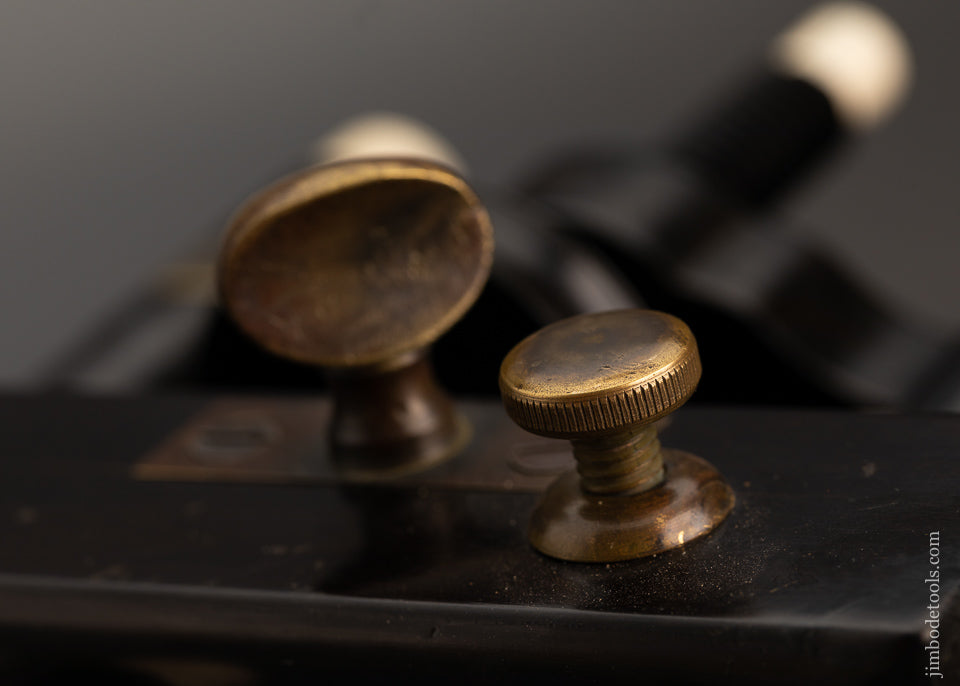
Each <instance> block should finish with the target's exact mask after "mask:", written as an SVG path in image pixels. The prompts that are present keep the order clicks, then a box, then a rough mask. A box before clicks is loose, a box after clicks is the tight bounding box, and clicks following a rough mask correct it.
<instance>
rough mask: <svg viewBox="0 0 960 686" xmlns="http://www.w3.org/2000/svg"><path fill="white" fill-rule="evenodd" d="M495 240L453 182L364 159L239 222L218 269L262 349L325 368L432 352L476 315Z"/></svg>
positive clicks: (448, 174) (297, 185) (468, 194)
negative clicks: (472, 311) (450, 331)
mask: <svg viewBox="0 0 960 686" xmlns="http://www.w3.org/2000/svg"><path fill="white" fill-rule="evenodd" d="M492 257H493V229H492V227H491V225H490V220H489V218H488V216H487V213H486V211H485V210H484V209H483V207H482V206H481V204H480V202H479V200H478V199H477V197H476V195H475V194H474V193H473V191H472V190H471V189H470V188H469V187H468V186H467V184H466V182H464V181H463V179H461V178H460V177H459V176H458V175H457V174H455V173H454V172H452V171H450V170H448V169H446V168H444V167H441V166H439V165H436V164H433V163H431V162H426V161H423V160H403V159H389V160H369V159H367V160H356V161H352V162H343V163H338V164H331V165H326V166H321V167H315V168H312V169H309V170H306V171H304V172H301V173H298V174H294V175H292V176H290V177H287V178H286V179H283V180H282V181H280V182H279V183H277V184H275V185H273V186H271V187H270V188H268V189H266V190H265V191H263V192H262V193H260V194H259V195H257V196H255V197H254V198H253V199H252V200H250V201H249V202H248V203H247V204H246V205H245V206H244V207H243V208H242V209H241V210H240V212H239V213H238V214H237V215H236V217H235V219H234V220H233V223H232V225H231V227H230V229H229V232H228V234H227V238H226V241H225V243H224V246H223V250H222V252H221V255H220V263H219V287H220V293H221V298H222V301H223V303H224V305H225V306H226V307H227V309H228V310H229V311H230V314H231V315H232V316H233V318H234V320H235V321H236V322H237V323H238V324H239V325H240V327H241V328H242V329H243V330H244V331H246V332H247V333H248V334H249V335H250V336H251V337H252V338H253V339H254V340H256V341H257V342H258V343H260V344H261V345H263V346H264V347H265V348H267V349H269V350H271V351H273V352H274V353H277V354H278V355H282V356H284V357H288V358H292V359H295V360H299V361H301V362H308V363H313V364H318V365H323V366H328V367H342V366H365V365H377V364H383V363H384V361H385V360H389V359H392V358H394V357H396V356H398V355H402V354H404V353H407V352H410V351H414V350H418V349H420V348H423V347H424V346H426V345H429V344H430V343H431V342H433V341H434V340H435V339H436V338H437V337H439V336H440V334H442V333H443V332H444V331H446V330H447V329H448V328H450V326H452V325H453V324H454V323H455V322H456V321H457V320H458V319H459V318H460V317H461V316H462V315H463V314H464V312H466V310H467V309H468V308H469V307H470V306H471V305H472V304H473V302H474V301H475V300H476V298H477V296H478V295H479V293H480V290H481V289H482V287H483V284H484V283H485V281H486V279H487V276H488V274H489V271H490V265H491V261H492Z"/></svg>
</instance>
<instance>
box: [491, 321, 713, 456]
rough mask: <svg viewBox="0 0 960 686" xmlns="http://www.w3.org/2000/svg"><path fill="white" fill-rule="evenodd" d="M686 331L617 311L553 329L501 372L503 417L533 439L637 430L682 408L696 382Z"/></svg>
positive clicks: (522, 348) (693, 348) (524, 345)
mask: <svg viewBox="0 0 960 686" xmlns="http://www.w3.org/2000/svg"><path fill="white" fill-rule="evenodd" d="M700 371H701V367H700V357H699V354H698V353H697V344H696V341H695V340H694V338H693V334H692V333H691V332H690V329H689V328H688V327H687V325H686V324H684V323H683V322H682V321H680V320H679V319H677V318H676V317H673V316H671V315H669V314H664V313H662V312H653V311H649V310H615V311H611V312H599V313H591V314H583V315H579V316H576V317H571V318H569V319H564V320H562V321H559V322H556V323H554V324H551V325H550V326H547V327H545V328H543V329H541V330H540V331H538V332H536V333H534V334H533V335H531V336H528V337H527V338H525V339H524V340H523V341H521V342H520V343H519V344H517V345H516V347H514V348H513V350H511V351H510V353H509V354H508V355H507V356H506V358H505V359H504V361H503V364H502V366H501V367H500V391H501V394H502V396H503V402H504V406H505V408H506V411H507V414H508V415H510V417H511V419H513V420H514V421H515V422H516V423H517V424H519V425H520V426H521V427H522V428H524V429H526V430H527V431H530V432H531V433H536V434H540V435H542V436H551V437H555V438H586V437H590V436H603V435H608V434H616V433H622V432H624V431H629V430H632V429H638V428H640V427H642V426H644V425H646V424H649V423H651V422H653V421H655V420H657V419H659V418H661V417H663V416H664V415H667V414H669V413H670V412H673V410H675V409H676V408H678V407H680V406H681V405H683V403H685V402H686V401H687V399H688V398H689V397H690V395H691V394H692V393H693V391H694V389H695V388H696V386H697V382H698V381H699V380H700Z"/></svg>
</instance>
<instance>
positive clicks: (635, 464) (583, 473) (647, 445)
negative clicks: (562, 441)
mask: <svg viewBox="0 0 960 686" xmlns="http://www.w3.org/2000/svg"><path fill="white" fill-rule="evenodd" d="M570 442H571V443H572V444H573V456H574V457H575V458H576V460H577V471H578V472H579V473H580V486H581V488H583V490H584V491H587V492H588V493H597V494H600V495H604V494H606V495H612V494H620V495H628V494H631V493H642V492H643V491H646V490H649V489H651V488H653V487H654V486H656V485H657V484H659V483H660V482H661V481H663V456H662V454H661V452H660V440H659V439H658V438H657V429H656V427H655V426H653V425H650V426H645V427H643V428H641V429H640V430H639V431H629V432H623V433H618V434H614V435H612V436H602V437H599V438H585V439H574V440H572V441H570Z"/></svg>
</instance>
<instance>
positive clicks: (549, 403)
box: [500, 310, 734, 562]
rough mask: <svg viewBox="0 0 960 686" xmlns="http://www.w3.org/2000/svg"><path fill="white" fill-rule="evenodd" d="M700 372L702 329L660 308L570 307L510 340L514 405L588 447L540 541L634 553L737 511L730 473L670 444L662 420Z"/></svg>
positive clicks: (581, 554) (571, 551)
mask: <svg viewBox="0 0 960 686" xmlns="http://www.w3.org/2000/svg"><path fill="white" fill-rule="evenodd" d="M699 379H700V358H699V354H698V352H697V346H696V341H695V340H694V338H693V334H692V333H691V332H690V329H689V328H687V326H686V324H684V323H683V322H681V321H680V320H679V319H677V318H676V317H672V316H670V315H668V314H664V313H661V312H651V311H645V310H618V311H613V312H601V313H595V314H586V315H580V316H578V317H571V318H570V319H565V320H563V321H560V322H557V323H555V324H552V325H550V326H548V327H546V328H544V329H541V330H540V331H538V332H537V333H535V334H533V335H532V336H529V337H528V338H526V339H524V340H523V341H521V342H520V343H519V344H518V345H517V346H516V347H515V348H514V349H513V350H511V351H510V353H509V354H508V355H507V356H506V358H505V359H504V361H503V365H502V366H501V369H500V390H501V393H502V396H503V402H504V407H505V408H506V410H507V413H508V414H509V415H510V417H511V418H512V419H513V420H514V421H515V422H516V423H517V424H519V425H520V426H521V427H523V428H524V429H526V430H528V431H530V432H532V433H535V434H539V435H542V436H552V437H555V438H568V439H570V440H571V442H572V443H573V452H574V457H576V459H577V471H576V472H569V473H568V474H566V475H564V476H561V477H560V478H559V479H557V481H556V482H554V483H553V484H552V485H551V486H550V488H548V489H547V491H546V493H545V494H544V496H543V498H542V500H541V501H540V504H539V505H538V507H537V509H536V511H535V512H534V515H533V518H532V520H531V525H530V541H531V543H532V544H533V545H534V547H536V548H537V549H538V550H540V551H541V552H544V553H546V554H547V555H551V556H553V557H559V558H561V559H565V560H574V561H582V562H612V561H616V560H627V559H632V558H636V557H643V556H645V555H652V554H654V553H658V552H661V551H663V550H668V549H670V548H675V547H677V546H680V545H684V544H686V543H688V542H689V541H691V540H693V539H694V538H697V537H699V536H702V535H704V534H706V533H708V532H709V531H711V530H712V529H713V528H714V527H716V526H717V525H718V524H719V523H720V522H721V521H722V520H723V519H724V517H726V515H727V514H728V513H729V512H730V510H731V508H732V507H733V503H734V496H733V492H732V491H731V490H730V488H729V486H727V484H726V483H725V482H724V480H723V478H722V477H721V476H720V474H719V473H718V472H717V471H716V470H715V469H714V468H713V467H712V466H711V465H710V464H709V463H707V462H705V461H704V460H702V459H700V458H698V457H695V456H693V455H689V454H687V453H682V452H678V451H671V450H662V449H661V446H660V441H659V440H658V438H657V432H656V426H655V424H654V422H656V421H657V420H658V419H660V418H661V417H664V416H666V415H667V414H669V413H670V412H672V411H673V410H675V409H677V408H678V407H680V406H681V405H683V403H685V402H686V401H687V400H688V399H689V397H690V396H691V395H692V393H693V391H694V389H695V388H696V386H697V382H698V381H699Z"/></svg>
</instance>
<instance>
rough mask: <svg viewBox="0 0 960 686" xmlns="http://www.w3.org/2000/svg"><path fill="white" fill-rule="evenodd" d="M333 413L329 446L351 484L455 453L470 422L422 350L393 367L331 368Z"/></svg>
mask: <svg viewBox="0 0 960 686" xmlns="http://www.w3.org/2000/svg"><path fill="white" fill-rule="evenodd" d="M328 376H329V379H330V384H331V388H332V390H333V399H334V411H333V419H332V422H331V427H330V445H331V453H332V455H333V459H334V461H335V462H336V464H337V467H338V470H339V471H340V472H341V474H343V475H344V476H346V477H349V478H351V479H352V480H358V481H364V480H374V479H383V478H387V477H390V476H402V475H403V474H406V473H410V472H416V471H419V470H421V469H426V468H427V467H429V466H431V465H433V464H435V463H439V462H442V461H443V460H445V459H447V458H448V457H450V456H452V455H453V454H454V453H456V452H457V451H458V450H459V449H460V448H461V447H462V446H463V444H464V443H465V442H466V440H467V438H468V437H469V429H468V425H467V423H466V421H465V420H464V419H463V418H462V417H461V415H460V413H459V412H457V410H456V408H455V407H454V404H453V401H452V399H451V398H450V396H449V395H448V394H447V393H446V391H444V390H443V388H441V387H440V385H439V384H438V383H437V381H436V378H435V376H434V374H433V366H432V365H431V364H430V359H429V357H428V356H427V355H426V351H425V350H424V351H420V352H419V354H417V355H416V356H407V357H405V358H404V359H402V360H397V361H395V364H391V365H377V366H376V367H359V368H353V369H350V368H347V369H338V370H330V371H329V372H328Z"/></svg>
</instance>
